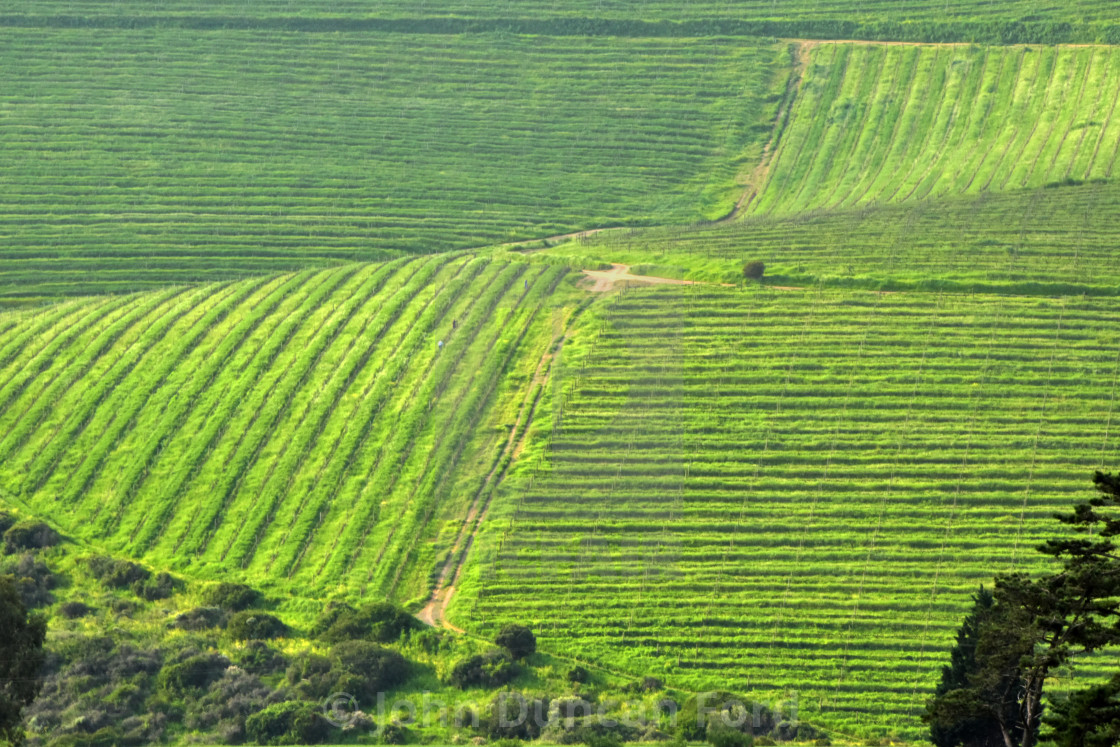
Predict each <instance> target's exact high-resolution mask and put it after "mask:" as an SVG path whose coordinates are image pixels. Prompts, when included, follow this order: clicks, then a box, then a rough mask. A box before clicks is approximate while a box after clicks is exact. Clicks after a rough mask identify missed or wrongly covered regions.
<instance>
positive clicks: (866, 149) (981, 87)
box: [750, 44, 1120, 214]
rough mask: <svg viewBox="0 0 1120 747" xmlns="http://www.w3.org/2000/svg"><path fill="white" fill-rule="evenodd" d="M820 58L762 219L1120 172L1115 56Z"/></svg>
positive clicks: (822, 47)
mask: <svg viewBox="0 0 1120 747" xmlns="http://www.w3.org/2000/svg"><path fill="white" fill-rule="evenodd" d="M806 53H807V54H808V67H807V69H806V71H805V74H804V78H803V80H802V84H801V87H800V90H799V92H798V98H797V101H796V102H795V104H794V106H793V111H792V113H791V116H790V124H789V126H788V127H787V128H786V130H785V131H784V132H782V133H781V140H780V144H779V146H778V148H777V151H776V153H775V155H774V159H773V162H772V164H771V166H770V170H769V180H768V182H767V183H766V185H765V187H764V189H763V190H762V191H761V193H760V194H759V195H758V197H757V198H756V199H755V200H754V201H753V202H752V204H751V205H750V210H751V212H753V213H768V214H792V213H800V212H806V211H811V210H816V209H821V208H843V207H850V206H854V205H861V204H865V203H871V202H909V201H916V200H922V199H925V198H929V197H938V196H943V195H955V194H981V193H987V192H1004V191H1009V190H1015V189H1023V188H1030V187H1040V186H1044V185H1046V184H1050V183H1059V182H1063V181H1067V180H1071V179H1072V180H1086V179H1098V178H1099V179H1105V178H1108V177H1110V176H1112V174H1113V169H1114V167H1115V164H1116V159H1117V155H1118V153H1120V146H1118V144H1120V116H1116V117H1114V116H1113V114H1114V113H1115V110H1116V104H1117V101H1118V100H1120V95H1118V93H1117V92H1118V91H1120V51H1117V50H1116V49H1114V48H1109V47H1088V48H1080V47H1079V48H1071V47H1044V48H1032V47H1010V48H988V49H981V48H974V47H954V46H937V47H923V46H917V47H915V46H880V45H874V44H872V45H863V44H811V45H809V47H808V50H807V52H806Z"/></svg>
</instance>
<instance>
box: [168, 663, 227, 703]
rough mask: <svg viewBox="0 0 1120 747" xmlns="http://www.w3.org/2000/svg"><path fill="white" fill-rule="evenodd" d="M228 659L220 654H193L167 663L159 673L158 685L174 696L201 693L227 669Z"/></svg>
mask: <svg viewBox="0 0 1120 747" xmlns="http://www.w3.org/2000/svg"><path fill="white" fill-rule="evenodd" d="M229 664H230V662H229V659H227V658H226V657H224V656H222V655H221V654H213V653H210V654H195V655H194V656H190V657H188V658H187V659H185V660H184V661H181V662H178V663H176V664H169V665H167V666H165V667H164V668H163V671H161V672H160V673H159V685H160V687H161V688H162V689H164V690H166V691H167V692H168V693H170V694H171V695H174V696H182V695H195V696H197V695H201V694H202V692H203V691H204V690H206V689H207V688H208V687H210V684H211V683H212V682H215V681H217V680H219V679H221V677H222V675H224V674H225V672H226V670H227V669H229Z"/></svg>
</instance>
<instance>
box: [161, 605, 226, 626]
mask: <svg viewBox="0 0 1120 747" xmlns="http://www.w3.org/2000/svg"><path fill="white" fill-rule="evenodd" d="M228 618H229V615H228V613H226V611H225V610H223V609H222V608H220V607H195V608H194V609H193V610H187V611H186V612H184V613H183V614H181V615H179V616H178V617H176V618H175V621H174V622H173V623H172V625H173V626H174V627H176V628H178V629H180V630H195V631H197V630H206V629H208V628H221V627H224V626H225V624H226V620H227V619H228Z"/></svg>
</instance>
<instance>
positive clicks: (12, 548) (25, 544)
mask: <svg viewBox="0 0 1120 747" xmlns="http://www.w3.org/2000/svg"><path fill="white" fill-rule="evenodd" d="M61 539H62V538H61V537H59V535H58V532H56V531H55V530H53V529H51V528H50V527H49V526H48V525H47V524H46V523H44V522H42V521H35V520H34V519H25V520H24V521H20V522H16V523H15V524H12V525H11V526H10V527H8V528H7V530H5V532H4V550H5V551H6V552H10V553H11V552H19V551H20V550H41V549H42V548H44V547H54V546H55V545H57V544H58V543H59V541H60V540H61Z"/></svg>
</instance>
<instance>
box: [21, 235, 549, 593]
mask: <svg viewBox="0 0 1120 747" xmlns="http://www.w3.org/2000/svg"><path fill="white" fill-rule="evenodd" d="M566 272H567V271H566V270H565V269H564V268H559V267H552V266H547V265H541V264H535V265H529V264H525V263H505V262H492V261H489V260H486V259H482V258H472V257H470V256H463V255H438V256H431V257H423V258H416V259H401V260H397V261H394V262H391V263H388V264H367V265H358V264H350V265H344V266H340V267H337V268H333V269H329V270H324V271H304V272H301V273H297V274H288V275H279V276H277V275H271V276H266V277H261V278H257V279H251V280H243V281H237V282H231V283H223V284H209V285H203V286H198V287H181V286H179V287H172V288H168V289H165V290H161V291H156V292H151V293H145V294H136V295H127V296H120V297H109V298H97V299H92V300H81V301H73V302H68V303H65V304H61V305H57V306H51V307H48V308H46V309H43V310H40V311H36V312H22V313H14V312H13V313H8V314H5V315H0V330H2V331H0V366H2V369H0V370H2V371H3V373H2V374H0V382H3V383H2V385H0V434H2V436H0V465H2V467H0V490H2V491H3V493H4V496H5V499H6V500H8V501H11V502H13V503H14V505H17V506H20V507H23V508H25V509H27V510H30V511H31V512H34V513H36V514H39V515H42V516H45V517H49V518H50V519H51V520H52V521H53V522H54V523H55V524H56V525H58V526H59V527H60V528H62V529H64V530H65V531H67V532H68V533H70V534H72V535H74V536H75V537H78V538H80V539H82V540H86V541H89V542H91V543H93V544H95V545H98V546H101V547H103V548H107V549H109V550H114V551H120V552H122V553H126V554H129V555H132V556H134V557H139V558H144V559H146V560H148V561H150V562H152V563H154V564H156V565H159V566H163V567H169V568H174V569H179V570H181V571H184V572H188V573H190V574H192V575H195V576H198V577H203V578H222V579H229V578H239V577H240V578H244V579H246V580H249V581H251V582H252V583H255V584H258V585H262V586H266V587H270V588H278V589H283V590H285V591H288V590H290V591H291V592H292V593H293V594H296V595H297V596H303V595H310V596H317V597H319V598H321V597H322V596H323V595H324V594H325V593H327V592H331V593H334V592H338V593H342V594H345V595H349V596H357V595H360V594H368V595H372V596H375V597H376V596H380V595H388V596H391V597H397V598H400V599H405V600H406V599H409V598H412V597H414V596H417V595H419V596H423V595H424V594H426V592H427V588H428V587H427V584H428V579H427V576H428V574H429V573H430V572H431V570H432V568H433V566H434V564H435V560H436V553H438V552H439V551H440V542H437V541H436V540H437V539H438V533H439V531H440V529H441V527H442V522H444V521H452V522H455V521H456V520H458V519H459V518H461V515H462V513H464V512H465V510H466V505H467V504H468V503H469V502H470V500H471V498H472V497H473V493H474V492H475V490H476V489H477V487H478V485H479V482H480V481H481V479H482V476H484V475H485V473H486V472H487V471H488V470H489V469H490V465H491V462H493V460H494V459H495V458H497V455H498V453H499V452H500V451H501V449H500V446H501V444H502V443H504V440H505V439H506V438H507V437H508V433H509V427H511V425H512V418H510V417H507V415H508V414H507V413H505V412H503V411H502V410H501V409H500V408H499V409H497V410H496V409H495V407H496V406H497V404H498V403H501V402H504V401H505V400H508V399H509V398H510V397H511V396H513V397H516V396H518V395H517V391H518V382H519V381H520V380H521V378H520V377H521V376H522V375H523V374H522V367H523V366H525V365H528V366H535V363H536V361H529V362H526V361H524V360H523V359H522V356H523V355H528V354H529V353H530V352H532V351H536V355H537V356H538V357H539V355H540V353H541V346H542V345H547V343H548V340H549V339H550V335H551V328H550V327H549V326H548V324H547V323H546V320H545V319H544V318H543V316H542V315H541V313H540V312H541V309H542V305H543V304H544V303H545V299H546V298H548V297H549V295H550V294H551V293H552V292H553V290H554V289H555V288H556V287H557V285H558V284H559V283H560V282H561V280H562V279H563V277H564V275H565V273H566ZM542 336H543V341H542ZM441 341H442V343H443V344H442V346H440V344H439V343H440V342H441ZM525 351H529V352H525ZM529 370H530V372H531V371H532V368H531V367H530V369H529Z"/></svg>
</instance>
